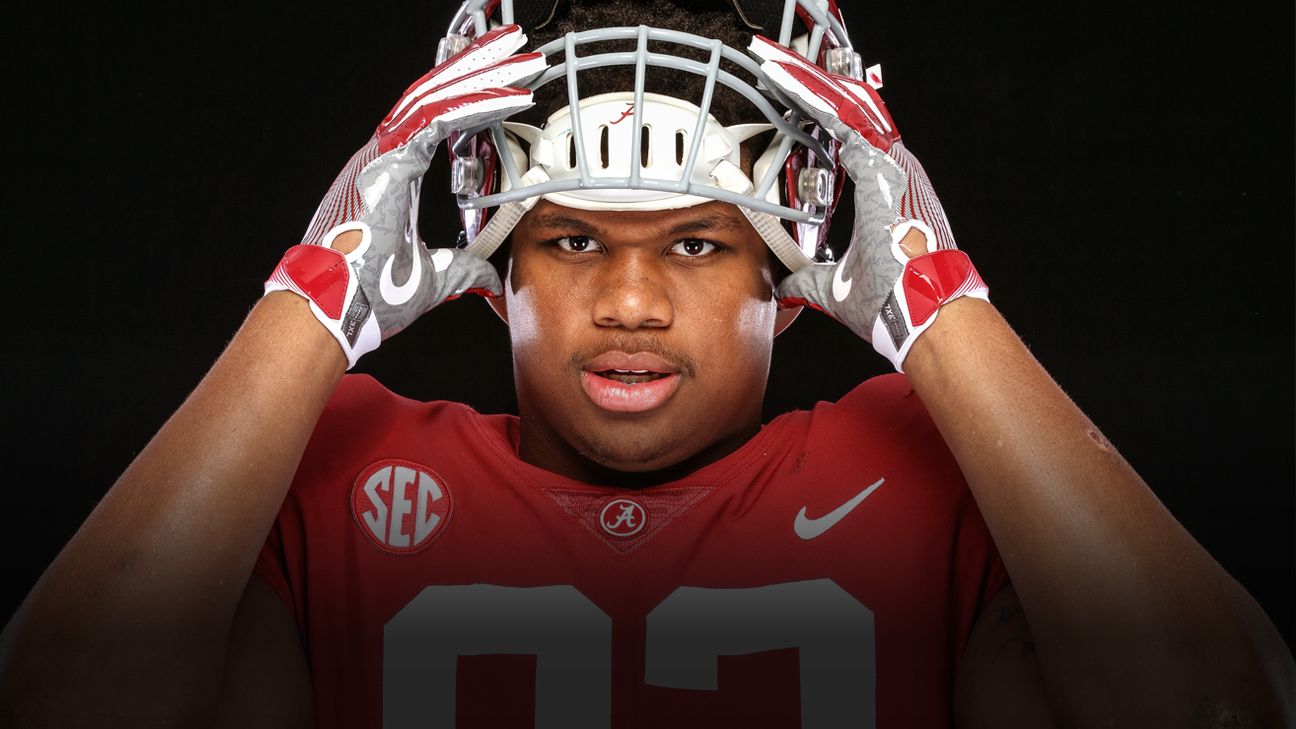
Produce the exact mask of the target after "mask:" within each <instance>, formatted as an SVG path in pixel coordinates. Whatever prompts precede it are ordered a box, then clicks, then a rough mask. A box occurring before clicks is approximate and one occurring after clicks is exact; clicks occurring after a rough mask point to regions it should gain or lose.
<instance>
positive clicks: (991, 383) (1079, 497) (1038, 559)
mask: <svg viewBox="0 0 1296 729" xmlns="http://www.w3.org/2000/svg"><path fill="white" fill-rule="evenodd" d="M905 370H906V374H907V375H908V376H909V378H910V381H911V382H912V383H913V385H914V388H915V389H916V390H917V392H918V393H919V395H920V396H921V397H922V398H923V401H924V403H926V405H927V408H928V410H929V411H930V413H931V415H932V418H933V420H934V421H935V422H936V425H937V427H938V428H939V429H940V431H941V433H942V435H943V436H944V437H945V440H946V442H947V443H948V444H949V447H950V449H951V451H952V452H953V453H954V456H955V458H956V459H957V460H958V462H959V465H960V467H961V468H962V470H963V473H964V475H965V476H966V477H967V480H968V484H969V486H970V487H971V489H972V493H973V495H974V496H975V498H976V500H977V505H978V506H979V507H980V509H981V513H982V514H983V515H984V517H985V520H986V524H987V525H988V526H989V528H990V532H991V534H992V535H993V536H994V540H995V544H996V545H997V546H998V548H999V551H1000V553H1001V554H1002V556H1003V559H1004V563H1005V566H1006V567H1007V568H1008V572H1009V574H1010V575H1011V576H1012V580H1013V585H1014V587H1015V588H1016V592H1017V595H1018V596H1019V597H1020V600H1021V605H1022V609H1023V611H1024V613H1025V616H1026V618H1027V621H1028V622H1029V624H1030V631H1031V633H1032V634H1033V635H1034V638H1035V643H1036V646H1037V650H1038V660H1039V665H1040V670H1041V672H1042V675H1043V679H1044V686H1045V688H1046V690H1047V693H1048V698H1049V700H1050V702H1051V703H1052V705H1053V707H1054V710H1055V712H1056V716H1058V717H1059V719H1061V723H1062V724H1064V725H1078V726H1089V725H1095V726H1096V725H1104V726H1105V725H1108V723H1109V722H1111V721H1116V722H1117V723H1118V724H1121V723H1125V722H1130V721H1137V720H1138V719H1139V717H1155V718H1156V720H1157V721H1160V722H1167V723H1169V724H1171V725H1174V726H1185V727H1186V726H1216V725H1219V726H1231V725H1233V724H1230V722H1241V724H1240V725H1241V726H1279V725H1282V724H1283V722H1284V720H1285V721H1291V717H1292V711H1293V709H1294V708H1296V705H1294V704H1293V696H1292V687H1293V686H1296V670H1293V665H1292V658H1291V655H1290V653H1288V652H1287V650H1286V648H1285V646H1284V644H1283V641H1282V638H1281V637H1280V636H1279V635H1278V633H1277V630H1276V629H1275V628H1274V627H1273V625H1272V623H1271V622H1270V621H1269V620H1268V618H1267V616H1265V614H1264V612H1263V611H1262V610H1261V609H1260V607H1259V606H1258V605H1257V604H1256V603H1255V601H1254V600H1253V599H1252V598H1251V596H1250V595H1248V594H1247V593H1246V591H1245V590H1243V589H1242V587H1241V586H1240V585H1238V583H1237V582H1236V581H1234V580H1233V579H1232V578H1231V577H1229V575H1228V574H1227V573H1225V572H1224V570H1223V569H1222V568H1221V567H1220V566H1219V564H1218V563H1216V562H1215V560H1213V559H1212V558H1211V557H1210V555H1209V554H1207V553H1206V551H1205V550H1204V549H1202V547H1201V545H1199V544H1197V542H1196V541H1194V540H1193V538H1192V537H1191V536H1190V535H1189V534H1188V533H1187V532H1186V531H1185V530H1184V529H1183V527H1182V526H1180V525H1179V523H1178V522H1177V521H1175V519H1174V517H1173V516H1172V515H1171V514H1170V513H1169V512H1168V511H1167V510H1166V509H1165V507H1164V506H1163V505H1162V504H1161V503H1160V502H1159V501H1158V500H1157V498H1156V496H1155V495H1154V494H1153V493H1152V491H1151V490H1150V489H1149V488H1148V487H1147V485H1146V484H1144V483H1143V481H1142V479H1140V478H1139V476H1138V474H1137V473H1135V472H1134V470H1133V469H1132V468H1131V467H1130V466H1129V464H1128V463H1126V462H1125V460H1124V459H1123V458H1121V456H1120V454H1119V453H1117V452H1116V450H1115V448H1113V447H1112V445H1111V444H1110V443H1109V442H1108V441H1107V440H1106V438H1104V437H1103V436H1102V434H1101V433H1100V432H1099V431H1098V429H1097V428H1096V427H1095V426H1094V425H1093V423H1092V422H1090V421H1089V419H1088V418H1086V417H1085V416H1084V414H1083V413H1082V412H1080V410H1079V408H1077V407H1076V406H1075V405H1074V404H1073V403H1072V402H1071V401H1070V399H1069V398H1067V396H1066V395H1065V394H1064V393H1063V392H1062V391H1061V389H1060V388H1058V386H1057V384H1056V383H1054V382H1053V380H1052V379H1051V378H1050V377H1049V376H1048V374H1047V373H1046V372H1045V371H1044V369H1043V368H1042V367H1041V366H1040V365H1039V363H1038V362H1036V361H1035V359H1034V358H1033V357H1032V356H1031V354H1030V352H1029V351H1027V349H1026V347H1025V346H1024V345H1023V344H1022V343H1021V341H1020V340H1019V339H1018V338H1017V336H1016V335H1015V334H1014V333H1013V332H1012V331H1011V329H1009V327H1008V325H1007V324H1006V323H1005V322H1004V320H1003V318H1002V317H1000V316H999V314H998V312H997V311H996V310H995V309H994V308H993V307H992V306H990V305H989V304H988V303H986V302H984V301H979V300H976V299H966V298H965V299H959V300H957V301H954V302H951V303H950V304H948V305H946V306H945V307H943V308H942V310H941V313H940V316H939V317H938V318H937V320H936V322H935V323H934V324H933V325H932V327H931V328H930V329H929V330H928V331H927V332H926V333H925V334H924V335H923V336H922V337H921V338H920V339H919V340H918V341H917V342H916V343H915V344H914V346H913V349H912V350H911V352H910V355H909V358H908V359H907V360H905ZM968 665H969V666H971V665H972V664H968ZM1284 718H1285V719H1284Z"/></svg>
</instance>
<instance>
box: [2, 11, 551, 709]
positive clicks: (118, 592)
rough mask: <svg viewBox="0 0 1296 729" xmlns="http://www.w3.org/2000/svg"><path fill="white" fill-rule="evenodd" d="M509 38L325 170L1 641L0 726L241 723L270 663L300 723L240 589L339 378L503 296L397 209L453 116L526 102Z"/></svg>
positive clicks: (287, 631)
mask: <svg viewBox="0 0 1296 729" xmlns="http://www.w3.org/2000/svg"><path fill="white" fill-rule="evenodd" d="M525 43H526V37H525V36H524V35H523V34H522V33H521V31H520V30H519V29H518V27H517V26H503V27H500V28H497V29H495V30H492V31H490V32H488V33H485V34H483V35H482V36H481V37H479V38H478V39H477V40H475V41H474V42H473V43H471V44H469V45H468V46H467V47H466V48H465V49H464V50H463V51H461V52H460V53H458V54H457V55H455V56H454V57H452V58H450V59H449V60H447V61H446V62H445V63H443V64H441V65H439V66H437V67H436V68H434V69H432V70H431V71H429V72H428V73H427V74H426V75H424V76H423V77H422V78H420V79H419V80H418V81H416V82H415V83H414V84H413V85H412V86H410V87H409V89H408V90H407V91H406V93H405V94H404V95H403V96H402V97H401V98H400V100H398V101H397V104H396V106H395V107H394V108H393V109H392V111H391V113H389V114H388V115H387V117H385V118H384V119H383V121H382V122H381V123H380V124H379V126H378V129H377V130H376V131H375V133H374V136H373V137H372V138H371V139H370V140H369V142H368V143H367V144H366V145H365V146H364V147H362V148H361V149H360V150H359V151H358V152H357V153H356V154H355V155H354V156H353V157H352V158H351V160H350V162H349V163H348V164H347V166H346V167H345V168H343V170H342V173H341V174H339V175H338V177H337V179H336V180H335V181H334V183H333V185H332V186H331V187H330V189H329V191H328V193H327V194H326V196H325V198H324V201H323V202H322V203H321V204H320V206H319V208H318V209H317V211H316V214H315V217H314V219H313V220H312V221H311V225H310V226H309V229H308V231H307V234H306V240H305V242H304V243H303V244H302V245H298V246H294V247H293V248H291V249H289V251H288V253H286V254H285V255H284V258H283V260H282V261H281V262H280V264H279V266H278V267H277V268H276V269H275V271H274V273H273V274H272V275H271V277H270V280H269V281H267V282H266V295H265V296H264V297H263V298H262V300H261V302H260V303H259V304H258V305H257V306H256V307H255V308H254V309H253V311H252V313H251V315H250V316H249V317H248V320H247V321H246V322H245V323H244V325H243V326H242V327H241V328H240V330H239V332H238V334H237V335H236V336H235V337H234V339H233V341H232V342H231V343H230V345H229V347H228V348H227V349H226V351H225V352H224V353H223V354H222V355H221V357H220V358H219V359H218V360H217V362H216V364H215V365H214V366H213V367H212V369H211V371H210V372H209V373H208V374H207V376H206V377H205V378H204V379H203V381H202V382H201V383H200V384H199V386H198V388H197V389H196V390H195V391H194V392H193V394H192V395H190V397H189V398H188V399H187V400H186V401H185V403H184V404H183V405H182V406H181V407H180V409H179V410H178V411H177V412H176V413H175V414H174V415H173V416H172V417H171V419H170V420H169V421H168V422H167V423H166V425H165V426H164V427H163V428H162V430H161V431H160V432H159V433H158V434H157V435H156V436H154V438H153V439H152V441H150V442H149V444H148V446H147V447H145V449H144V450H143V451H142V452H141V453H140V455H139V457H138V458H136V459H135V461H134V463H132V464H131V465H130V467H129V468H128V469H127V470H126V472H125V473H124V474H123V475H122V476H121V478H120V479H119V480H118V481H117V483H116V484H115V485H114V486H113V487H112V489H111V490H110V491H109V492H108V493H107V494H106V495H105V497H104V499H103V501H102V502H101V503H100V504H99V505H98V507H97V508H96V509H95V511H94V512H93V513H92V514H91V516H90V517H89V519H87V521H86V523H85V524H83V525H82V527H81V529H80V530H78V532H77V533H76V535H75V536H74V537H73V538H72V540H71V542H70V543H69V544H68V545H67V546H66V547H65V548H64V549H63V551H62V552H61V553H60V554H59V556H58V557H57V558H56V559H55V561H54V563H53V564H52V565H51V566H50V567H49V569H48V570H47V571H46V573H45V574H44V575H42V577H41V579H40V580H39V582H38V583H37V585H36V587H35V588H34V589H33V591H32V593H31V594H30V595H29V596H28V598H27V600H26V602H25V603H24V604H23V606H22V607H21V608H20V609H19V611H18V612H17V614H16V615H15V616H14V618H13V619H12V621H11V622H10V624H9V625H8V626H7V627H6V628H5V631H4V634H3V636H0V718H3V719H6V720H21V721H22V723H23V724H24V725H37V726H46V725H56V726H64V725H81V724H89V723H98V722H97V721H96V720H101V719H109V720H111V721H112V722H114V723H120V724H122V725H127V726H185V727H189V726H202V725H204V724H211V722H212V721H213V712H214V709H215V708H216V707H217V704H218V703H220V704H223V705H224V707H225V708H226V709H227V711H226V712H225V714H224V715H223V716H224V717H225V718H227V719H229V720H231V721H233V723H235V724H241V719H240V717H241V716H246V714H245V713H243V714H241V713H240V710H244V711H246V710H247V709H248V707H252V711H253V713H256V706H257V701H256V699H257V697H264V694H263V693H262V692H264V691H266V690H267V689H268V687H269V686H270V685H271V684H267V683H265V682H259V681H251V680H248V676H252V675H264V672H265V671H267V670H272V669H271V667H277V668H278V669H281V670H277V671H272V673H273V674H274V675H275V677H276V678H281V679H283V680H284V681H285V682H286V685H285V686H284V688H285V689H286V690H285V691H284V692H283V693H282V696H283V697H285V698H286V699H288V703H287V706H286V707H285V708H284V711H283V712H282V713H283V715H284V716H285V717H292V718H293V719H294V720H300V719H301V718H302V716H303V715H302V714H301V713H300V712H299V711H297V709H300V702H301V700H302V699H301V697H302V696H303V692H302V690H301V676H302V675H303V674H302V671H303V670H304V664H302V661H301V645H300V642H299V641H297V642H294V641H295V638H294V637H293V635H292V633H295V630H292V627H293V626H292V621H291V620H290V619H287V618H288V616H286V615H285V613H284V610H283V607H282V605H276V603H277V599H275V600H274V601H270V600H268V599H267V595H266V593H267V590H266V589H265V587H264V586H263V585H261V584H260V583H259V581H253V582H252V583H251V584H249V581H248V580H249V577H250V575H251V574H252V568H253V565H254V563H255V560H256V557H257V554H258V551H259V549H260V547H261V545H262V542H263V540H264V539H265V535H266V533H267V532H268V531H269V530H270V527H271V524H272V523H273V520H274V517H275V515H276V513H277V512H278V510H279V507H280V504H281V502H282V501H283V499H284V496H285V495H286V493H287V491H288V487H289V485H290V483H291V481H292V478H293V474H294V472H295V471H296V469H297V465H298V462H299V460H300V459H301V456H302V453H303V452H304V450H305V447H306V443H307V441H308V439H309V437H310V434H311V432H312V431H313V429H314V427H315V423H316V420H317V419H318V418H319V416H320V413H321V412H322V411H323V408H324V406H325V403H326V402H327V401H328V399H329V397H330V395H331V393H332V392H333V390H334V388H335V387H336V385H337V383H338V380H339V379H340V378H341V376H342V373H343V371H344V370H345V368H346V367H347V366H348V365H349V364H354V363H355V361H356V359H357V358H359V357H360V356H361V355H363V354H364V353H365V352H368V351H370V350H372V349H373V348H374V347H376V346H378V344H379V343H380V342H381V341H382V340H384V339H386V338H387V337H389V336H391V335H393V334H395V333H397V332H399V331H401V330H402V329H404V328H405V327H406V326H408V325H409V324H410V323H412V322H413V321H414V320H415V319H417V318H418V317H419V316H421V315H422V314H423V313H425V312H427V311H428V310H430V309H432V308H433V307H435V306H437V305H438V304H440V303H441V302H443V301H445V300H447V299H449V298H453V297H456V296H459V295H462V294H464V293H466V292H469V291H479V292H488V293H491V292H493V293H499V292H500V291H501V290H502V289H501V286H500V282H499V277H498V275H497V274H496V272H495V270H494V268H493V267H491V265H490V264H488V263H487V262H486V261H483V260H481V259H479V258H476V257H474V256H472V255H470V254H468V253H466V252H464V251H461V250H457V249H441V250H438V251H435V252H433V251H430V250H428V249H427V248H426V247H425V246H424V245H423V244H422V241H421V240H419V236H418V231H417V225H416V221H415V217H414V216H415V215H416V213H417V205H416V203H417V200H418V189H419V185H420V183H421V181H422V177H423V175H424V173H426V172H427V169H428V166H429V164H430V162H431V157H432V153H433V151H434V150H435V149H436V147H437V146H438V145H439V144H440V142H441V141H443V140H444V139H445V137H446V136H447V135H448V134H450V133H451V132H452V131H453V130H454V129H456V128H458V126H457V125H459V124H463V125H472V124H488V123H491V122H493V121H497V120H499V119H502V118H504V117H507V116H508V115H509V114H511V113H513V112H515V111H517V110H518V109H521V108H525V107H526V106H528V105H530V103H531V92H530V91H526V90H523V89H518V88H513V87H511V86H510V85H509V84H512V83H516V82H518V81H520V80H521V79H524V78H526V77H528V76H532V75H535V74H538V73H540V72H542V71H543V70H544V60H543V58H542V57H541V56H540V55H539V54H535V53H531V54H518V55H514V51H516V50H517V49H518V48H520V47H521V46H522V45H524V44H525ZM396 281H400V282H401V283H399V284H397V283H396ZM286 292H292V294H293V295H290V294H289V293H286ZM321 325H323V326H321ZM245 587H246V592H245ZM271 597H273V596H271ZM240 601H241V602H242V607H240ZM231 641H232V642H231ZM257 664H259V665H257ZM294 676H295V677H297V678H296V680H292V677H294ZM224 679H228V680H226V682H225V684H224V688H222V681H223V680H224ZM273 685H275V686H278V685H279V684H278V683H276V684H273ZM222 691H224V692H225V698H224V700H222V699H221V696H222ZM277 695H278V694H277ZM305 700H309V696H306V699H305ZM10 723H18V722H17V721H12V722H10Z"/></svg>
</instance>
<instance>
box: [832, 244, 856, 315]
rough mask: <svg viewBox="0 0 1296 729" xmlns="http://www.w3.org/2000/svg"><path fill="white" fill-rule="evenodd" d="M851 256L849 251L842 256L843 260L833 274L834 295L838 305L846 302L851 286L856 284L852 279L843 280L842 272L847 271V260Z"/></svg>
mask: <svg viewBox="0 0 1296 729" xmlns="http://www.w3.org/2000/svg"><path fill="white" fill-rule="evenodd" d="M850 254H851V252H850V250H849V249H848V250H847V251H846V253H845V254H844V255H842V259H841V260H840V261H838V262H837V270H836V271H835V272H834V273H833V280H832V295H833V298H834V299H836V300H837V302H838V303H841V302H843V301H845V300H846V297H847V296H850V290H851V284H852V283H854V281H852V280H851V279H847V280H845V281H843V280H842V272H843V271H845V270H846V259H847V258H850Z"/></svg>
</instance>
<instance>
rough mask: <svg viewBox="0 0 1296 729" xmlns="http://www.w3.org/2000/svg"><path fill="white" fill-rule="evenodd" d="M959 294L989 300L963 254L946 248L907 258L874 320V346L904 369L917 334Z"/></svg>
mask: <svg viewBox="0 0 1296 729" xmlns="http://www.w3.org/2000/svg"><path fill="white" fill-rule="evenodd" d="M961 296H973V297H976V298H979V299H983V300H986V301H989V287H987V286H986V284H985V282H984V281H983V280H982V279H981V276H980V274H978V273H977V270H976V268H975V267H974V266H973V265H972V260H971V259H970V258H968V255H967V254H966V253H964V252H963V251H960V250H955V249H946V250H938V251H934V252H932V253H926V254H923V255H921V256H915V257H914V258H911V259H909V261H908V262H907V263H906V264H905V267H904V271H903V272H902V273H901V274H900V279H899V280H898V281H896V284H895V287H894V288H893V289H892V290H891V293H890V295H888V296H887V298H886V301H884V302H883V303H882V309H881V311H879V312H878V316H877V319H876V320H875V321H874V323H873V337H872V340H873V348H874V349H876V350H877V351H878V353H880V354H881V355H883V356H884V357H886V358H887V359H889V360H890V361H891V364H893V365H894V366H895V368H896V371H897V372H904V369H903V364H904V360H905V357H907V356H908V354H909V350H910V349H912V348H913V344H914V342H915V341H916V340H917V339H918V336H919V335H920V334H922V333H923V332H925V331H927V329H929V328H930V327H931V325H932V324H933V323H934V322H935V321H936V315H937V314H938V313H939V312H940V307H942V306H944V305H945V304H947V303H949V302H951V301H953V300H955V299H957V298H959V297H961Z"/></svg>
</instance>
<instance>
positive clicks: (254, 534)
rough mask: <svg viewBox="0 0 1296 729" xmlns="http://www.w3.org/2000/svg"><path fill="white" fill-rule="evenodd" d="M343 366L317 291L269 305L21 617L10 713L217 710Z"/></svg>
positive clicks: (7, 683) (6, 673)
mask: <svg viewBox="0 0 1296 729" xmlns="http://www.w3.org/2000/svg"><path fill="white" fill-rule="evenodd" d="M344 366H345V361H344V359H343V357H342V354H341V351H340V349H339V347H338V346H337V343H336V341H334V340H333V339H332V338H331V337H330V336H329V335H328V334H327V333H326V332H325V331H324V329H323V328H322V327H320V326H319V325H318V323H316V322H315V320H314V319H313V318H312V317H311V316H310V314H309V312H308V311H307V309H306V302H305V300H304V299H301V298H300V297H297V296H294V295H292V294H287V293H280V294H273V295H271V296H269V297H267V298H265V299H263V300H262V301H261V302H260V303H259V304H258V305H257V306H256V308H255V309H254V310H253V312H252V313H251V315H250V316H249V317H248V319H247V321H246V322H245V323H244V325H243V327H242V328H241V329H240V330H239V332H238V334H237V335H236V336H235V337H234V339H233V341H231V343H230V345H229V347H228V348H227V349H226V351H225V352H224V354H222V355H221V357H220V359H219V360H217V362H216V364H215V365H214V366H213V367H212V369H211V371H210V372H209V373H208V374H207V376H206V377H205V378H204V379H203V381H202V382H201V383H200V384H199V386H198V387H197V388H196V389H195V390H194V392H193V393H192V394H191V395H190V396H189V398H188V399H187V400H186V401H185V403H184V404H183V405H182V406H181V407H180V408H179V410H177V411H176V413H175V414H174V415H173V416H172V417H171V418H170V419H169V420H168V421H167V423H166V424H165V425H164V426H163V428H162V429H161V430H160V431H159V432H158V433H157V435H156V436H154V438H153V439H152V441H151V442H150V443H149V444H148V445H147V447H145V449H144V450H143V451H142V452H141V453H140V454H139V456H138V457H137V458H136V459H135V461H134V462H133V463H132V464H131V465H130V467H129V468H128V469H127V470H126V472H125V473H124V474H123V475H122V476H121V478H120V479H119V480H118V481H117V483H116V484H115V485H114V486H113V487H112V489H111V490H110V491H109V492H108V493H107V494H106V495H105V496H104V498H103V500H102V502H101V503H100V504H99V505H98V506H97V507H96V509H95V510H94V512H93V513H92V514H91V516H90V517H89V518H88V519H87V521H86V523H85V524H84V525H83V526H82V527H81V529H80V530H79V531H78V532H77V534H76V535H75V536H74V537H73V538H72V540H71V541H70V542H69V544H68V545H67V546H66V547H65V548H64V550H63V551H62V553H60V555H59V556H58V558H57V559H56V560H55V561H54V563H53V564H52V565H51V566H50V568H49V569H48V570H47V571H46V573H45V574H44V575H43V576H42V578H41V580H40V581H39V582H38V583H37V585H36V587H35V588H34V589H33V591H32V593H31V595H30V596H29V597H28V599H27V601H26V602H25V603H24V604H23V606H22V607H21V608H20V610H19V612H18V613H17V614H16V615H15V617H14V619H13V620H12V621H11V623H10V625H9V626H8V627H7V628H6V630H5V635H4V642H3V651H4V652H3V654H2V655H0V686H2V688H0V692H2V693H0V698H2V699H3V702H4V705H5V707H6V708H5V709H4V711H5V712H6V713H8V712H9V711H20V710H22V709H21V707H28V708H40V709H42V710H44V709H54V710H56V711H67V710H75V711H78V712H79V711H84V710H86V709H89V710H90V711H91V712H93V711H94V710H96V709H98V708H100V707H102V708H103V709H104V710H105V712H106V713H107V712H109V711H114V710H112V709H109V708H108V706H107V704H101V703H97V702H99V701H101V700H105V701H106V699H108V698H110V697H112V698H115V699H116V703H117V705H118V706H121V705H122V704H130V703H135V702H132V701H130V700H129V699H127V700H123V697H137V699H136V701H137V702H139V703H144V701H145V697H146V696H147V701H148V702H150V703H151V704H152V705H153V707H154V708H155V709H157V711H156V712H155V713H154V712H145V713H150V714H151V715H152V716H153V717H154V718H156V719H159V720H161V721H162V722H163V723H165V722H166V720H167V719H168V718H169V719H173V720H175V721H176V722H178V723H184V721H185V719H186V716H185V713H186V712H201V711H202V710H203V709H204V706H203V704H204V702H205V701H207V700H210V699H212V698H214V696H215V690H216V688H217V687H218V686H219V683H220V681H219V678H220V674H219V671H220V667H221V664H222V661H223V658H224V651H225V646H226V638H227V632H228V630H229V624H230V620H231V618H232V616H233V613H234V610H235V607H236V606H237V604H238V600H239V597H240V595H241V594H242V591H243V587H244V585H245V584H246V582H247V579H248V577H249V576H250V574H251V570H252V565H253V563H254V561H255V559H256V555H257V553H258V550H259V548H260V545H261V543H262V541H263V540H264V538H265V535H266V533H267V532H268V531H269V528H270V526H271V524H272V522H273V519H274V516H275V514H276V512H277V510H278V508H279V506H280V504H281V503H282V501H283V498H284V495H285V493H286V491H287V488H288V485H289V483H290V482H291V479H292V475H293V473H294V471H295V469H296V467H297V464H298V461H299V459H300V457H301V453H302V451H303V450H304V448H305V444H306V442H307V439H308V438H309V435H310V433H311V431H312V429H313V428H314V424H315V421H316V419H317V418H318V417H319V414H320V412H321V410H322V409H323V406H324V404H325V403H326V402H327V400H328V397H329V395H330V394H331V392H332V391H333V389H334V387H335V386H336V384H337V382H338V380H339V378H340V377H341V374H342V371H343V368H344ZM76 707H79V708H76ZM193 715H194V714H190V715H189V717H188V718H192V717H193Z"/></svg>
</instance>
